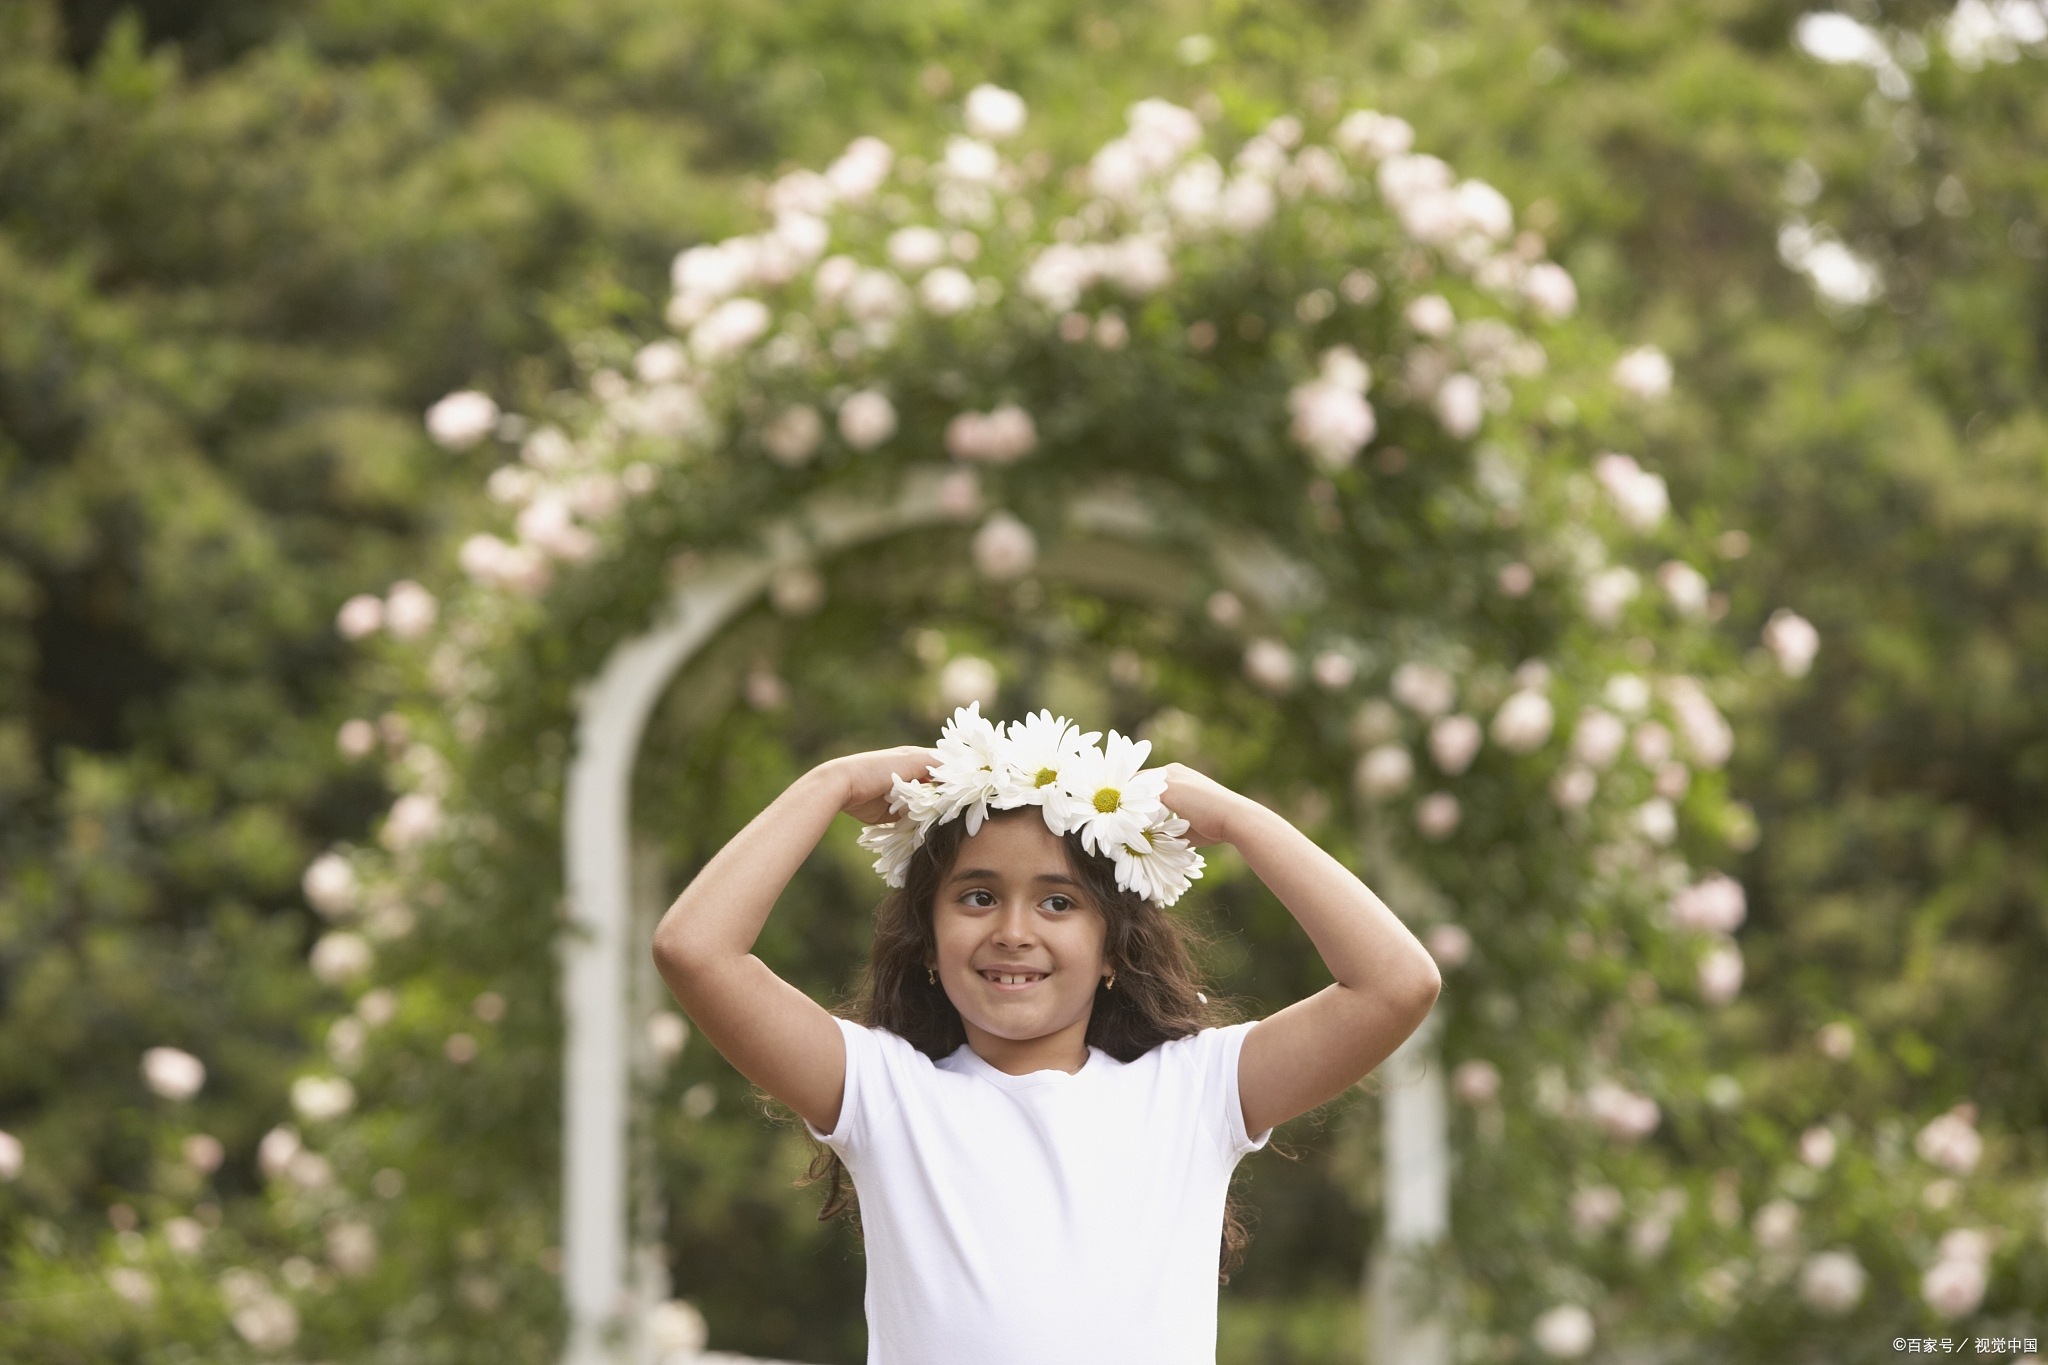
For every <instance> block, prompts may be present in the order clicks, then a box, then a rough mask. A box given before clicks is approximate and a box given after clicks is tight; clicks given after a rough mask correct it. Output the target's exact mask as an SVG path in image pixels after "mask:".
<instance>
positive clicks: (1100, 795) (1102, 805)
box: [1095, 787, 1123, 815]
mask: <svg viewBox="0 0 2048 1365" xmlns="http://www.w3.org/2000/svg"><path fill="white" fill-rule="evenodd" d="M1122 804H1123V793H1122V792H1120V791H1118V790H1117V789H1116V788H1115V787H1104V788H1103V789H1102V790H1101V791H1099V792H1097V793H1095V809H1097V810H1099V811H1101V812H1102V813H1103V814H1104V815H1107V814H1109V813H1110V812H1111V811H1113V810H1115V809H1116V808H1117V807H1118V806H1120V805H1122Z"/></svg>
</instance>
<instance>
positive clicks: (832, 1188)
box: [797, 806, 1251, 1284]
mask: <svg viewBox="0 0 2048 1365" xmlns="http://www.w3.org/2000/svg"><path fill="white" fill-rule="evenodd" d="M1036 814H1038V811H1037V808H1036V807H1030V806H1026V807H1022V808H1020V809H1017V810H1014V811H995V812H992V813H991V814H990V816H989V818H990V819H992V820H1000V819H1006V818H1019V817H1025V816H1030V815H1036ZM965 825H966V821H965V820H963V819H954V820H949V821H947V822H946V823H945V824H942V825H936V826H934V827H933V828H932V830H931V832H930V833H929V834H928V835H927V836H926V838H925V841H924V844H923V845H922V846H921V847H920V848H919V849H918V850H917V852H916V853H914V854H912V855H911V859H910V866H909V868H908V869H907V870H906V872H905V874H904V884H903V886H902V887H900V888H898V889H895V890H892V891H890V892H889V894H888V895H886V896H884V897H883V898H882V902H881V904H880V905H879V906H878V907H876V910H875V937H874V945H873V948H872V949H871V950H870V953H869V957H868V965H867V968H866V969H865V970H864V971H863V972H862V973H861V976H860V980H859V982H858V983H857V984H856V986H855V988H854V994H853V996H852V998H851V999H850V1000H848V1001H847V1003H846V1005H845V1007H844V1008H843V1009H842V1010H841V1011H840V1013H841V1014H842V1015H843V1016H844V1017H846V1018H848V1019H851V1020H853V1021H854V1022H855V1023H857V1024H863V1025H865V1026H867V1027H868V1028H879V1029H887V1030H888V1031H889V1032H891V1033H893V1034H895V1035H896V1036H897V1037H899V1038H902V1039H904V1040H905V1041H906V1042H908V1043H909V1044H910V1045H911V1046H912V1047H915V1048H916V1049H917V1050H918V1051H920V1052H922V1053H924V1054H925V1056H927V1057H930V1058H931V1059H932V1060H933V1061H935V1062H936V1061H938V1060H940V1059H941V1058H944V1057H947V1056H950V1055H951V1054H952V1053H953V1052H955V1051H956V1050H958V1049H959V1047H960V1046H961V1045H962V1044H963V1043H965V1042H966V1041H967V1029H966V1026H965V1025H964V1024H962V1023H961V1021H960V1011H959V1010H957V1009H955V1008H954V1006H953V1002H952V1001H951V1000H950V999H948V998H947V996H946V989H945V987H944V986H943V985H934V984H933V983H932V982H931V981H930V980H929V979H928V978H927V976H926V968H925V964H926V963H927V962H930V961H933V960H934V959H935V958H936V957H937V956H938V952H937V947H936V944H935V941H934V937H933V929H932V910H933V907H934V906H935V905H936V904H937V900H938V893H939V888H940V886H941V884H943V883H944V881H945V880H946V877H947V876H948V875H949V874H950V873H951V872H952V870H953V862H954V859H955V858H956V857H957V856H958V855H959V851H960V843H961V841H962V839H963V838H964V837H965V834H966V831H965ZM1064 842H1065V844H1066V852H1067V862H1068V864H1069V866H1070V867H1071V868H1072V870H1073V873H1074V876H1075V877H1076V878H1077V879H1078V880H1079V881H1080V882H1081V884H1082V886H1083V887H1084V888H1085V889H1086V891H1087V893H1088V898H1089V900H1091V901H1092V902H1093V903H1094V904H1095V906H1096V907H1097V908H1098V909H1099V910H1100V911H1101V913H1102V916H1103V919H1104V921H1105V923H1106V929H1107V932H1106V933H1105V935H1104V938H1103V945H1102V950H1103V960H1104V963H1105V964H1106V965H1107V966H1110V967H1113V968H1114V969H1115V970H1116V988H1115V989H1114V990H1110V989H1107V988H1105V987H1103V986H1101V985H1099V984H1098V985H1097V986H1096V989H1095V1005H1094V1008H1093V1010H1092V1011H1091V1012H1090V1014H1089V1017H1088V1033H1087V1042H1088V1045H1089V1046H1090V1047H1099V1048H1101V1049H1102V1050H1103V1051H1104V1052H1107V1053H1108V1054H1109V1055H1110V1056H1112V1057H1114V1058H1116V1059H1117V1060H1118V1061H1120V1062H1132V1061H1136V1060H1137V1059H1138V1058H1139V1057H1142V1056H1144V1055H1145V1054H1146V1053H1147V1052H1150V1051H1151V1050H1152V1049H1153V1048H1155V1047H1157V1046H1159V1045H1160V1044H1161V1043H1164V1042H1168V1041H1171V1040H1172V1039H1175V1038H1186V1037H1189V1036H1191V1035H1193V1034H1195V1033H1199V1032H1200V1031H1201V1030H1203V1029H1205V1028H1213V1027H1218V1026H1220V1025H1223V1024H1228V1023H1231V1022H1234V1021H1233V1020H1232V1018H1231V1017H1230V1012H1229V1011H1228V1010H1227V1009H1226V1008H1225V1007H1224V1006H1223V1005H1221V1004H1219V1003H1216V1002H1212V1001H1210V1000H1208V999H1207V998H1206V997H1204V996H1203V994H1202V992H1201V989H1200V986H1201V983H1200V981H1199V979H1198V978H1197V977H1196V975H1195V966H1194V960H1193V955H1192V953H1191V952H1190V948H1191V947H1192V946H1193V945H1194V944H1195V943H1196V942H1197V939H1196V936H1195V934H1194V932H1193V931H1192V930H1191V929H1189V928H1188V927H1187V926H1186V925H1185V924H1183V923H1182V922H1181V921H1180V920H1177V919H1173V918H1171V917H1169V916H1168V915H1167V914H1166V912H1165V911H1163V910H1161V909H1160V908H1159V907H1158V906H1157V905H1154V904H1153V903H1152V902H1151V901H1148V900H1145V899H1144V898H1142V897H1140V896H1138V895H1137V894H1136V893H1134V892H1130V891H1125V890H1122V889H1121V888H1119V887H1118V886H1117V884H1116V872H1115V867H1114V865H1113V864H1112V863H1111V862H1110V860H1109V859H1108V858H1106V857H1103V856H1101V855H1099V854H1093V853H1090V852H1088V850H1087V849H1086V848H1084V847H1083V846H1082V844H1081V837H1080V836H1079V835H1078V834H1069V835H1067V836H1066V837H1065V840H1064ZM807 1136H808V1134H807ZM811 1142H812V1146H813V1147H814V1148H815V1149H816V1155H815V1156H814V1157H813V1158H812V1160H811V1164H810V1169H809V1170H807V1171H806V1172H805V1173H804V1176H803V1178H802V1179H801V1180H799V1181H798V1182H797V1183H798V1184H800V1185H809V1184H814V1183H818V1182H824V1183H825V1186H826V1189H825V1203H824V1207H823V1208H821V1209H820V1210H819V1211H818V1218H819V1220H820V1221H821V1222H822V1221H825V1220H827V1219H830V1218H832V1217H834V1216H835V1215H837V1214H839V1213H841V1212H843V1211H846V1210H847V1209H849V1208H852V1207H853V1206H854V1190H853V1181H852V1179H851V1177H850V1176H849V1175H848V1174H847V1170H846V1166H845V1164H844V1163H843V1162H841V1161H840V1159H839V1155H838V1153H836V1152H834V1151H832V1150H831V1149H830V1148H827V1147H826V1146H824V1144H822V1143H820V1142H818V1141H817V1140H816V1139H812V1140H811ZM853 1216H854V1218H855V1219H856V1221H857V1220H858V1217H859V1213H858V1209H857V1208H856V1209H855V1210H854V1214H853ZM1250 1240H1251V1229H1250V1227H1249V1225H1248V1223H1247V1221H1246V1218H1245V1211H1244V1208H1243V1207H1242V1205H1241V1204H1240V1203H1239V1202H1238V1200H1237V1198H1236V1196H1235V1195H1232V1196H1231V1197H1230V1198H1228V1199H1227V1200H1226V1201H1225V1203H1224V1208H1223V1244H1222V1248H1221V1256H1220V1259H1219V1263H1218V1272H1217V1278H1218V1280H1220V1281H1221V1282H1222V1283H1225V1284H1228V1283H1229V1282H1230V1273H1231V1272H1232V1271H1233V1270H1236V1269H1237V1267H1238V1266H1239V1265H1240V1264H1241V1263H1242V1262H1243V1260H1244V1250H1245V1246H1246V1244H1247V1243H1249V1242H1250Z"/></svg>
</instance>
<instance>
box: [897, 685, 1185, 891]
mask: <svg viewBox="0 0 2048 1365" xmlns="http://www.w3.org/2000/svg"><path fill="white" fill-rule="evenodd" d="M1101 737H1102V736H1101V734H1100V733H1099V732H1097V731H1093V730H1091V731H1089V732H1088V733H1087V734H1083V733H1081V727H1080V726H1078V725H1076V724H1074V723H1073V722H1072V721H1070V720H1068V719H1067V718H1066V717H1064V716H1059V717H1055V716H1054V715H1053V714H1052V712H1050V711H1040V712H1039V713H1038V714H1037V715H1035V716H1026V717H1025V718H1024V719H1022V720H1018V721H1011V722H1009V723H1007V724H1004V725H997V724H994V723H992V722H990V721H988V720H986V719H984V718H983V717H982V714H981V703H980V702H976V703H974V704H973V705H972V706H963V707H961V708H960V709H959V710H957V711H955V712H954V713H953V719H952V720H950V721H948V722H947V723H946V727H945V729H944V730H942V731H941V732H940V734H939V762H937V763H936V764H934V765H933V766H932V770H931V780H930V781H928V782H906V781H905V780H904V779H902V778H900V777H899V778H897V779H896V780H895V782H894V783H893V784H892V785H891V786H890V789H889V809H890V810H891V811H893V812H895V814H896V816H897V819H896V820H895V821H893V822H892V823H890V824H886V825H866V826H863V827H862V829H861V832H860V846H861V847H862V848H864V849H867V850H868V851H869V852H871V853H873V854H875V855H876V857H875V871H876V872H878V873H880V874H881V877H882V880H883V881H885V882H887V883H888V884H889V885H890V886H901V885H903V880H904V872H905V870H906V869H907V868H908V867H909V866H910V855H911V854H913V853H915V852H916V851H917V850H918V848H919V846H921V845H922V844H923V843H924V839H925V835H926V834H927V833H929V832H930V831H931V828H932V826H933V825H943V824H945V823H946V822H947V821H948V820H951V819H953V818H954V817H955V816H959V815H963V814H964V815H965V816H966V817H967V833H968V834H969V835H970V836H972V835H974V834H976V833H978V832H980V830H981V822H982V821H984V820H986V819H987V818H988V813H989V812H990V811H992V810H1015V809H1017V808H1018V807H1019V806H1037V807H1039V808H1040V809H1041V810H1043V811H1044V812H1045V823H1046V827H1047V828H1048V829H1050V830H1051V831H1052V832H1053V833H1054V834H1056V835H1060V836H1062V837H1064V836H1065V835H1068V834H1079V835H1080V836H1081V844H1082V847H1084V848H1086V849H1087V850H1088V851H1089V852H1090V853H1094V854H1100V855H1105V856H1107V857H1108V858H1109V859H1110V860H1111V861H1112V862H1114V863H1115V864H1116V884H1117V886H1118V887H1119V888H1121V889H1123V890H1125V891H1133V892H1136V893H1137V894H1138V895H1140V896H1142V897H1144V898H1145V899H1146V900H1149V901H1151V902H1153V903H1154V904H1156V905H1159V906H1161V907H1165V906H1169V905H1172V904H1173V903H1174V902H1175V901H1177V900H1179V899H1180V897H1181V893H1182V892H1184V891H1186V890H1187V889H1188V886H1189V884H1190V883H1192V882H1193V881H1194V879H1195V878H1197V877H1199V876H1201V875H1202V867H1203V862H1202V855H1201V854H1200V853H1197V852H1196V851H1195V849H1194V847H1193V845H1191V844H1189V843H1188V841H1187V840H1186V839H1185V838H1183V837H1182V836H1183V835H1185V834H1186V833H1187V829H1188V822H1187V821H1185V820H1183V819H1181V818H1180V817H1179V816H1177V815H1175V814H1174V813H1173V812H1172V811H1170V810H1168V809H1167V808H1166V806H1165V803H1164V802H1163V801H1162V800H1161V799H1160V798H1161V797H1162V796H1164V795H1165V792H1166V777H1165V775H1164V774H1162V773H1159V772H1156V771H1154V772H1144V771H1141V770H1142V769H1143V768H1144V766H1145V758H1146V756H1147V755H1148V754H1150V753H1151V752H1152V741H1150V740H1148V739H1141V740H1132V739H1130V738H1128V737H1127V736H1124V735H1120V734H1118V733H1117V732H1116V731H1114V730H1111V731H1110V732H1109V741H1108V743H1107V744H1105V745H1102V746H1100V747H1098V746H1097V744H1096V741H1097V740H1098V739H1100V738H1101Z"/></svg>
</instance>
